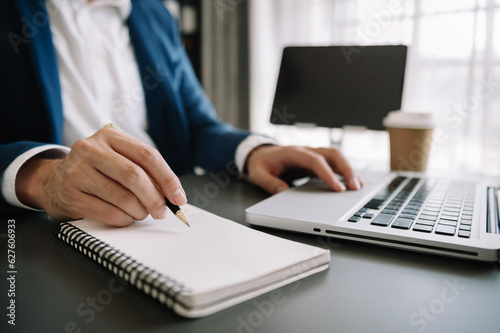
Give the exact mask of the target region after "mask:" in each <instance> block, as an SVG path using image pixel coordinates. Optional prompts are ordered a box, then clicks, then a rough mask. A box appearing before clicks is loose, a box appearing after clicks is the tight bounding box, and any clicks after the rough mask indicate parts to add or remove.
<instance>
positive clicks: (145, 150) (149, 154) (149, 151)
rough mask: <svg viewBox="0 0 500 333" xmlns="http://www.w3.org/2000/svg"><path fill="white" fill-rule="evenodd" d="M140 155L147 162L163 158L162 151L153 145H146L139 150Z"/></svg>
mask: <svg viewBox="0 0 500 333" xmlns="http://www.w3.org/2000/svg"><path fill="white" fill-rule="evenodd" d="M139 157H140V158H141V160H142V161H144V162H146V163H151V162H154V161H157V160H159V159H160V158H161V155H160V152H159V151H158V150H156V149H155V148H153V147H150V146H144V147H142V148H141V149H140V151H139Z"/></svg>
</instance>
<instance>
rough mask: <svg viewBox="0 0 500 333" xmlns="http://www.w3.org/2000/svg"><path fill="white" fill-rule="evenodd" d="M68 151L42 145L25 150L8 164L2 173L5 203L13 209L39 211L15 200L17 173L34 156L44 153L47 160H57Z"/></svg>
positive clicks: (68, 150)
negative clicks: (13, 207)
mask: <svg viewBox="0 0 500 333" xmlns="http://www.w3.org/2000/svg"><path fill="white" fill-rule="evenodd" d="M70 150H71V149H70V148H68V147H65V146H59V145H43V146H38V147H35V148H32V149H30V150H27V151H25V152H24V153H22V154H21V155H19V156H18V157H16V159H15V160H14V161H12V163H10V164H9V166H8V167H7V169H5V172H4V173H3V176H2V195H3V197H4V199H5V201H7V202H8V203H9V204H11V205H12V206H15V207H20V208H26V209H30V210H36V211H39V210H38V209H34V208H32V207H29V206H26V205H24V204H22V203H21V202H20V201H19V199H18V198H17V195H16V177H17V173H18V172H19V170H20V169H21V167H22V166H23V165H24V163H26V161H28V160H29V159H30V158H32V157H34V156H35V155H38V154H41V153H44V155H46V154H49V155H47V156H48V157H49V158H59V157H64V156H66V155H67V154H68V153H69V152H70Z"/></svg>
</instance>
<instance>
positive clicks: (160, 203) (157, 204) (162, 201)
mask: <svg viewBox="0 0 500 333" xmlns="http://www.w3.org/2000/svg"><path fill="white" fill-rule="evenodd" d="M151 206H152V207H154V208H161V207H163V206H165V198H163V197H162V198H159V199H156V200H154V201H153V202H152V203H151Z"/></svg>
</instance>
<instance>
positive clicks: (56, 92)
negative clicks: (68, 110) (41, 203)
mask: <svg viewBox="0 0 500 333" xmlns="http://www.w3.org/2000/svg"><path fill="white" fill-rule="evenodd" d="M49 13H50V8H47V7H46V6H45V2H44V1H43V0H3V1H0V32H1V39H0V108H1V115H0V175H2V174H3V172H4V171H5V169H6V168H7V167H8V165H9V164H10V163H11V162H12V161H13V160H14V159H15V158H16V157H17V156H18V155H20V154H22V153H23V152H25V151H26V150H28V149H30V148H33V147H36V146H39V145H43V144H46V143H56V144H61V143H62V142H61V140H62V129H63V127H62V124H63V108H62V101H61V89H60V82H59V74H58V68H57V60H56V54H55V50H54V45H53V43H52V36H51V31H50V25H49V19H48V18H49V16H48V15H49ZM127 25H128V28H129V32H130V39H131V42H132V45H133V49H134V52H135V56H136V59H137V63H138V66H139V72H140V76H141V78H142V83H143V88H144V93H145V99H146V109H147V119H148V125H149V134H150V136H151V137H152V139H153V140H154V142H155V143H156V145H157V147H158V150H159V151H160V152H161V154H162V155H163V156H164V158H165V160H166V161H167V162H168V164H169V165H170V167H171V168H172V170H173V171H174V172H175V173H176V174H178V175H182V174H186V173H192V172H193V167H194V166H200V167H202V168H204V169H205V170H213V171H216V170H223V169H225V168H227V167H228V163H230V162H231V161H233V160H234V154H235V151H236V148H237V146H238V144H239V143H240V142H241V141H242V140H243V139H245V138H246V137H247V136H248V135H249V133H248V132H246V131H240V130H236V129H234V128H232V127H231V126H229V125H227V124H224V123H222V122H221V121H220V120H219V119H218V118H217V116H216V113H215V111H214V108H213V106H212V104H211V103H210V101H209V100H208V99H207V97H206V96H205V94H204V92H203V89H202V88H201V86H200V84H199V82H198V80H197V78H196V76H195V74H194V71H193V69H192V67H191V63H190V61H189V59H188V57H187V55H186V53H185V51H184V47H183V45H182V41H181V39H180V34H179V31H178V27H177V22H176V21H175V20H174V19H173V18H172V17H171V16H170V14H169V13H168V11H167V10H166V9H165V7H164V6H163V4H162V3H161V1H160V0H132V12H131V14H130V17H129V19H128V20H127ZM8 208H9V207H8V205H7V203H6V202H5V200H4V198H3V197H2V198H0V209H1V211H2V212H5V211H6V209H8Z"/></svg>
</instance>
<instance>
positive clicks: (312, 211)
mask: <svg viewBox="0 0 500 333" xmlns="http://www.w3.org/2000/svg"><path fill="white" fill-rule="evenodd" d="M361 177H362V179H363V183H364V186H363V188H362V189H361V190H358V191H345V192H334V191H332V190H331V189H330V188H328V187H327V186H326V184H325V183H324V182H323V181H322V180H319V179H312V180H310V181H309V182H307V183H306V184H304V185H302V186H299V187H295V188H292V189H290V190H288V191H285V192H282V193H280V194H277V195H274V196H272V197H270V198H268V199H266V200H264V201H262V202H260V203H258V204H257V205H255V206H253V207H250V208H249V209H247V213H250V214H256V215H263V216H270V217H275V218H283V219H287V220H298V221H303V222H307V221H309V222H315V223H325V224H328V225H331V224H333V223H335V222H337V221H338V220H339V219H340V218H341V217H342V216H343V215H345V214H346V213H347V212H348V211H349V210H352V209H353V208H354V207H358V206H362V205H363V204H364V203H365V202H366V201H368V200H369V199H370V198H371V197H372V196H373V194H374V193H376V190H377V189H378V188H380V187H381V186H382V185H383V184H385V183H386V182H387V181H388V177H389V175H388V174H387V173H382V172H373V171H371V172H366V171H365V172H362V173H361Z"/></svg>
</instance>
